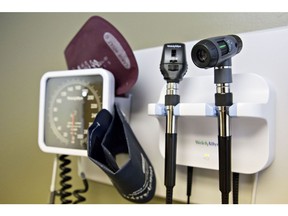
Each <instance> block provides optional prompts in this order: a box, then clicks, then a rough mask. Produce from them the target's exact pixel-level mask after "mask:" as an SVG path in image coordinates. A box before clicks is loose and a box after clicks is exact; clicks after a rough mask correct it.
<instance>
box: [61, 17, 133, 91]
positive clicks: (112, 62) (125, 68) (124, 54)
mask: <svg viewBox="0 0 288 216" xmlns="http://www.w3.org/2000/svg"><path fill="white" fill-rule="evenodd" d="M64 54H65V59H66V63H67V66H68V68H69V70H72V69H85V68H99V67H100V68H104V69H107V70H109V71H110V72H111V73H112V74H113V75H114V78H115V90H116V95H117V96H119V95H123V94H126V93H127V92H128V91H129V90H130V89H131V88H132V87H133V85H134V84H135V83H136V81H137V78H138V65H137V62H136V58H135V56H134V53H133V51H132V49H131V47H130V45H129V43H128V42H127V40H126V39H125V38H124V36H123V35H122V34H121V33H120V32H119V31H118V30H117V29H116V27H114V26H113V25H112V24H111V23H109V22H108V21H107V20H105V19H103V18H102V17H99V16H93V17H91V18H89V19H88V21H87V22H86V23H85V24H84V25H83V26H82V27H81V29H80V30H79V32H78V33H77V34H76V35H75V37H74V38H73V39H72V40H71V42H70V43H69V44H68V46H67V47H66V49H65V52H64Z"/></svg>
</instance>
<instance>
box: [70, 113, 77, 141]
mask: <svg viewBox="0 0 288 216" xmlns="http://www.w3.org/2000/svg"><path fill="white" fill-rule="evenodd" d="M75 114H76V112H75V111H74V112H73V113H72V114H71V118H72V119H71V123H72V125H71V128H70V134H71V142H72V143H74V141H75V136H73V135H74V126H75Z"/></svg>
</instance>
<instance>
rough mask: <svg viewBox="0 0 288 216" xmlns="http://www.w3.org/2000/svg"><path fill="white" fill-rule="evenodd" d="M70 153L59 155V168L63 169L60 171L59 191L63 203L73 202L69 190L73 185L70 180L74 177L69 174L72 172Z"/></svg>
mask: <svg viewBox="0 0 288 216" xmlns="http://www.w3.org/2000/svg"><path fill="white" fill-rule="evenodd" d="M67 157H68V155H60V156H58V159H59V161H60V162H61V163H60V165H59V168H60V170H61V172H60V177H61V181H60V185H61V189H60V191H59V194H60V199H61V202H62V204H70V203H72V200H70V199H68V197H70V196H71V195H72V193H71V192H69V191H67V190H68V189H70V188H71V187H72V185H71V184H69V183H68V182H69V181H70V180H71V179H72V177H71V176H69V173H70V172H71V168H69V167H68V165H69V164H70V163H71V160H69V159H68V158H67Z"/></svg>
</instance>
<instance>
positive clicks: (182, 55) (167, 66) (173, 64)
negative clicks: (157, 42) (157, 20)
mask: <svg viewBox="0 0 288 216" xmlns="http://www.w3.org/2000/svg"><path fill="white" fill-rule="evenodd" d="M187 68H188V66H187V61H186V51H185V44H183V43H168V44H164V46H163V52H162V58H161V63H160V71H161V73H162V75H163V76H164V79H165V80H166V81H167V82H174V83H179V82H180V81H181V80H182V79H183V77H184V75H185V74H186V72H187Z"/></svg>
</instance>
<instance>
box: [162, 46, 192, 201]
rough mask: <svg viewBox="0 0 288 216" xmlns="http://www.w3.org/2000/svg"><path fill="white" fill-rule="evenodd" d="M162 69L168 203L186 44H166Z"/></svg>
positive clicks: (174, 168)
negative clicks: (164, 82)
mask: <svg viewBox="0 0 288 216" xmlns="http://www.w3.org/2000/svg"><path fill="white" fill-rule="evenodd" d="M160 71H161V73H162V75H163V76H164V79H165V80H166V81H167V84H166V95H165V108H166V133H165V174H164V175H165V180H164V181H165V182H164V183H165V186H166V204H172V201H173V187H174V186H175V177H176V150H177V124H176V116H175V115H174V107H175V106H176V105H177V104H178V103H179V102H180V95H179V93H178V85H179V82H180V81H181V80H182V79H183V77H184V75H185V74H186V71H187V62H186V53H185V44H182V43H169V44H164V47H163V52H162V58H161V63H160Z"/></svg>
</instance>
